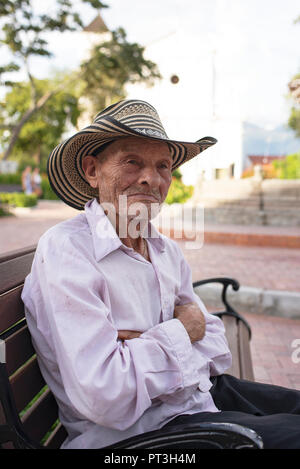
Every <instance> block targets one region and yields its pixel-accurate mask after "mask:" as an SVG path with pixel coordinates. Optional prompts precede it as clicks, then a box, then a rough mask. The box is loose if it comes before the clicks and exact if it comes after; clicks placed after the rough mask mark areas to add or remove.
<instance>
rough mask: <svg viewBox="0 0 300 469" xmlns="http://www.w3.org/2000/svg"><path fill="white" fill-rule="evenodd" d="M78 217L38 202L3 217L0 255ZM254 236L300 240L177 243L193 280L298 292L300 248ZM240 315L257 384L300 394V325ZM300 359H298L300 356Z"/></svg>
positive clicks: (233, 234) (282, 232)
mask: <svg viewBox="0 0 300 469" xmlns="http://www.w3.org/2000/svg"><path fill="white" fill-rule="evenodd" d="M77 213H78V211H77V210H75V209H72V208H70V207H68V206H66V205H65V204H63V203H62V202H58V201H40V202H39V204H38V206H37V207H36V208H33V209H20V210H16V212H15V215H14V216H9V217H2V218H0V254H1V253H4V252H7V251H14V250H17V249H20V248H23V247H26V246H31V245H34V244H36V243H37V242H38V239H39V237H40V236H41V235H42V234H43V233H44V232H45V231H46V230H47V229H48V228H50V227H51V226H53V225H55V224H56V223H59V222H60V221H63V220H65V219H67V218H70V217H73V216H75V215H76V214H77ZM206 231H207V233H208V234H210V233H212V232H215V233H217V232H218V228H217V227H216V226H214V227H213V226H205V232H206ZM220 232H221V233H222V236H220ZM226 233H228V237H226ZM253 233H259V234H263V235H265V236H266V235H268V236H269V235H274V236H275V235H276V233H277V235H278V239H279V238H281V239H282V238H283V237H284V236H287V237H288V236H293V237H294V238H295V237H297V236H299V238H300V230H299V229H298V228H294V229H292V230H289V229H288V228H278V229H276V228H271V227H257V229H256V227H243V226H229V225H226V226H225V227H224V226H223V227H219V237H218V238H217V239H216V238H214V239H213V238H212V237H211V236H210V235H209V236H207V238H208V239H207V240H205V236H204V244H203V246H202V248H201V249H197V250H194V249H192V250H190V249H186V248H185V246H186V245H185V241H178V243H179V245H180V246H181V248H182V250H183V252H184V254H185V257H186V259H187V261H188V262H189V264H190V266H191V268H192V274H193V280H194V281H195V280H199V279H203V278H211V277H217V276H228V277H233V278H235V279H237V280H238V281H239V283H240V284H241V286H242V285H244V286H249V287H257V288H264V289H271V290H281V291H286V292H300V275H299V274H300V249H299V248H291V247H290V248H285V247H276V246H274V245H273V246H271V247H269V246H268V239H269V238H265V240H266V242H264V243H260V244H262V245H251V244H253V243H254V244H255V238H254V237H253ZM247 234H252V237H251V236H249V238H248V245H246V244H245V242H243V240H242V241H239V240H240V239H241V236H242V235H244V237H245V236H247ZM238 236H240V238H239V237H238ZM229 238H230V239H229ZM249 244H250V245H249ZM257 244H259V243H257ZM275 244H276V243H275ZM240 312H241V313H243V314H244V315H245V317H246V319H247V320H248V322H249V323H250V325H251V327H252V333H253V336H252V342H251V349H252V356H253V364H254V372H255V377H256V380H258V381H261V382H266V383H272V384H278V385H282V386H288V387H290V388H295V389H300V361H299V363H296V362H295V360H294V361H293V359H292V357H293V356H294V357H295V348H294V347H293V341H295V339H299V341H300V320H298V319H286V318H280V317H272V316H264V315H261V314H253V313H251V314H250V313H249V312H247V311H240ZM299 314H300V305H299ZM299 345H300V344H299ZM293 352H294V355H293ZM297 357H299V359H300V352H299V353H298V355H297ZM296 361H297V360H296Z"/></svg>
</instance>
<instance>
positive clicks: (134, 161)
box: [127, 160, 138, 164]
mask: <svg viewBox="0 0 300 469" xmlns="http://www.w3.org/2000/svg"><path fill="white" fill-rule="evenodd" d="M127 163H129V164H138V162H137V161H136V160H128V161H127Z"/></svg>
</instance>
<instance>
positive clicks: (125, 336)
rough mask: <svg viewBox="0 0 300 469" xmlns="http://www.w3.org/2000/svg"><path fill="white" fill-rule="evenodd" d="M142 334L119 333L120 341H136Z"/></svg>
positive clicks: (134, 332) (132, 332)
mask: <svg viewBox="0 0 300 469" xmlns="http://www.w3.org/2000/svg"><path fill="white" fill-rule="evenodd" d="M141 334H142V332H139V331H124V330H123V331H118V339H120V340H129V339H136V338H137V337H140V335H141Z"/></svg>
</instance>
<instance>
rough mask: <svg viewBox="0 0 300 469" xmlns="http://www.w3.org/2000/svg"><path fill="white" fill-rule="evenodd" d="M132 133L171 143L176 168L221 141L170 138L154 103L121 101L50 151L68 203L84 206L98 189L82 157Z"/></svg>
mask: <svg viewBox="0 0 300 469" xmlns="http://www.w3.org/2000/svg"><path fill="white" fill-rule="evenodd" d="M131 136H133V137H138V138H143V139H145V138H146V139H149V140H156V141H162V142H166V143H168V145H169V148H170V151H171V155H172V158H173V167H172V169H173V170H174V169H175V168H178V167H179V166H180V165H181V164H183V163H185V162H186V161H189V160H190V159H191V158H194V157H195V156H196V155H198V154H199V153H201V152H202V151H204V150H206V149H207V148H208V147H210V146H212V145H214V144H215V143H216V142H217V140H216V139H215V138H213V137H204V138H201V139H200V140H197V141H196V142H195V143H188V142H181V141H176V140H170V139H169V138H168V136H167V134H166V132H165V129H164V128H163V125H162V123H161V121H160V118H159V116H158V114H157V111H156V110H155V109H154V107H153V106H151V105H150V104H148V103H146V102H145V101H140V100H133V99H130V100H124V101H120V102H119V103H116V104H113V105H112V106H109V107H108V108H106V109H104V111H102V112H100V113H99V114H97V116H96V117H95V119H94V122H93V123H92V124H91V125H89V126H88V127H85V128H84V129H82V130H81V131H79V132H77V133H76V134H75V135H73V136H72V137H70V138H68V139H67V140H66V141H65V142H63V143H61V144H59V145H57V147H56V148H55V149H54V150H53V151H52V152H51V153H50V155H49V159H48V165H47V172H48V178H49V181H50V185H51V187H52V189H53V190H54V192H55V193H56V194H57V195H58V197H59V198H60V199H62V200H63V201H64V202H65V203H66V204H68V205H70V206H71V207H73V208H76V209H78V210H83V208H84V205H85V203H86V202H87V201H88V200H90V199H92V198H94V197H96V196H97V195H98V193H97V189H94V188H92V187H91V186H90V185H89V183H88V182H87V180H86V179H85V175H84V172H83V170H82V164H81V162H82V158H83V157H84V156H86V155H96V154H97V153H98V152H99V151H100V148H101V146H102V145H104V144H106V143H108V142H111V141H114V140H116V139H119V138H124V137H131Z"/></svg>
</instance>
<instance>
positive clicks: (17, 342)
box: [5, 324, 35, 375]
mask: <svg viewBox="0 0 300 469" xmlns="http://www.w3.org/2000/svg"><path fill="white" fill-rule="evenodd" d="M5 346H6V367H7V373H8V375H11V374H12V373H14V372H15V371H16V370H17V369H18V368H20V367H21V366H22V365H24V363H25V362H26V361H27V360H29V358H30V357H32V355H34V354H35V350H34V348H33V346H32V343H31V337H30V333H29V330H28V327H27V324H26V325H24V326H23V327H22V328H21V329H19V330H18V331H16V332H14V333H13V334H12V335H11V336H10V337H8V338H7V339H6V340H5Z"/></svg>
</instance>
